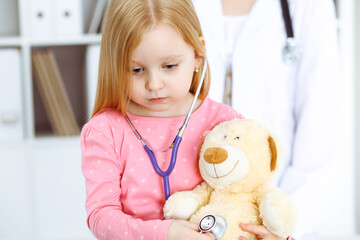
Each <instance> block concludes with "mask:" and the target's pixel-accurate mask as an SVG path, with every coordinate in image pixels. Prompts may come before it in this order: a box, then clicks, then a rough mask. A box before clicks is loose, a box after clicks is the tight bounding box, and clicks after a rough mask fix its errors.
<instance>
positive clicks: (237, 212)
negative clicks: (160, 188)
mask: <svg viewBox="0 0 360 240" xmlns="http://www.w3.org/2000/svg"><path fill="white" fill-rule="evenodd" d="M282 151H283V150H282V148H281V147H280V145H279V143H278V140H277V139H276V137H275V136H274V135H273V134H271V133H270V132H269V130H268V129H267V128H266V127H265V126H263V125H261V124H259V123H258V122H256V121H254V120H251V119H233V120H230V121H226V122H223V123H221V124H219V125H217V126H215V127H214V128H213V129H212V130H211V131H210V132H209V133H207V135H206V136H205V138H204V139H203V142H202V146H201V147H200V151H199V170H200V174H201V176H202V178H203V179H204V182H203V183H201V184H199V185H198V186H196V187H195V188H194V189H193V190H191V191H183V192H177V193H174V194H173V195H171V196H170V197H169V199H168V200H167V201H166V203H165V205H164V209H163V210H164V216H165V219H184V220H189V221H190V222H193V223H196V224H199V222H200V220H201V219H202V218H203V217H205V216H207V215H215V216H222V217H223V218H225V220H226V223H227V227H226V231H225V234H224V235H223V236H222V237H221V239H222V240H233V239H239V237H240V236H244V237H246V238H247V239H249V240H255V239H256V237H255V236H254V235H253V234H250V233H248V232H245V231H242V229H241V228H240V227H239V224H240V223H246V224H262V225H264V226H265V227H266V228H268V229H269V230H270V231H271V232H272V233H274V234H275V235H277V236H280V237H283V238H286V237H288V236H290V235H291V234H292V233H293V232H294V230H295V222H296V213H295V209H294V206H293V205H292V203H291V200H290V198H289V196H288V195H287V194H285V193H284V192H282V191H280V190H279V189H277V188H276V187H275V186H273V185H272V184H271V179H272V177H273V175H274V173H275V171H276V169H277V168H278V166H279V159H280V157H281V155H282Z"/></svg>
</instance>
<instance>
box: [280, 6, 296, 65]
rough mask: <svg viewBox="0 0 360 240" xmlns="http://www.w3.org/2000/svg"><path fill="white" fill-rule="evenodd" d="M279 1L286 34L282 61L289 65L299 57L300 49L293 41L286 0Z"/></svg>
mask: <svg viewBox="0 0 360 240" xmlns="http://www.w3.org/2000/svg"><path fill="white" fill-rule="evenodd" d="M280 2H281V10H282V15H283V20H284V24H285V30H286V36H287V37H286V43H285V46H284V48H283V51H282V55H283V61H284V63H286V64H289V65H291V64H294V63H296V61H297V60H298V59H300V57H301V49H300V47H299V46H298V45H297V44H296V41H295V37H294V31H293V26H292V21H291V17H290V10H289V4H288V1H287V0H280Z"/></svg>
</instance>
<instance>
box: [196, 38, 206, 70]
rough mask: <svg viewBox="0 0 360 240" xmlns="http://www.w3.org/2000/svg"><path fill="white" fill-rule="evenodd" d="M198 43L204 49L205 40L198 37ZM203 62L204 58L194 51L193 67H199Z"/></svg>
mask: <svg viewBox="0 0 360 240" xmlns="http://www.w3.org/2000/svg"><path fill="white" fill-rule="evenodd" d="M199 41H200V42H201V44H202V45H203V47H204V48H205V40H204V38H203V37H199ZM203 60H204V58H203V57H202V56H201V55H200V54H199V53H198V52H196V51H195V66H196V68H199V67H200V65H201V63H202V62H203Z"/></svg>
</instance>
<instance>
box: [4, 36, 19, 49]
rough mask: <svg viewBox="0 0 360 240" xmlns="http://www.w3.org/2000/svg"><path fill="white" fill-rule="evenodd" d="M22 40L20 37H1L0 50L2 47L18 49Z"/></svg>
mask: <svg viewBox="0 0 360 240" xmlns="http://www.w3.org/2000/svg"><path fill="white" fill-rule="evenodd" d="M21 43H22V39H21V38H20V37H1V38H0V48H2V47H20V45H21Z"/></svg>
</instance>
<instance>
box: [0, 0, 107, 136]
mask: <svg viewBox="0 0 360 240" xmlns="http://www.w3.org/2000/svg"><path fill="white" fill-rule="evenodd" d="M30 1H31V0H17V1H14V0H2V1H1V2H0V50H1V49H4V48H16V49H18V50H19V52H20V59H21V86H22V89H21V91H22V92H21V94H20V96H21V98H22V99H21V102H22V119H21V120H22V121H21V124H22V128H23V140H29V139H30V140H31V139H36V138H37V137H41V136H43V135H46V136H49V135H52V133H51V132H52V131H51V127H50V124H49V120H48V118H47V115H46V112H45V110H44V107H43V103H42V101H41V99H40V97H39V92H38V90H37V86H36V84H35V82H34V77H33V72H32V63H31V53H32V51H34V50H39V49H51V50H53V51H54V53H55V57H56V60H57V62H58V65H59V68H60V72H61V75H62V77H63V79H64V83H65V86H66V90H67V91H68V94H69V98H70V101H71V104H72V106H73V108H74V111H75V113H76V119H77V122H78V124H79V126H80V127H81V126H82V125H83V124H84V123H85V121H86V120H87V116H88V114H87V112H88V109H86V107H87V105H88V104H87V103H86V101H87V100H86V78H87V76H86V71H85V61H86V49H87V47H88V46H91V45H97V44H100V41H101V35H100V34H86V33H85V32H86V30H87V29H88V27H89V24H90V20H91V17H92V13H93V11H94V9H95V5H96V0H82V1H81V6H82V14H81V15H82V17H81V18H82V19H81V20H82V23H83V24H82V30H83V33H82V34H79V35H75V36H74V35H69V36H62V37H59V36H53V37H43V38H33V37H32V36H31V33H30V23H29V10H28V9H29V4H30ZM19 140H21V139H19Z"/></svg>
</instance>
